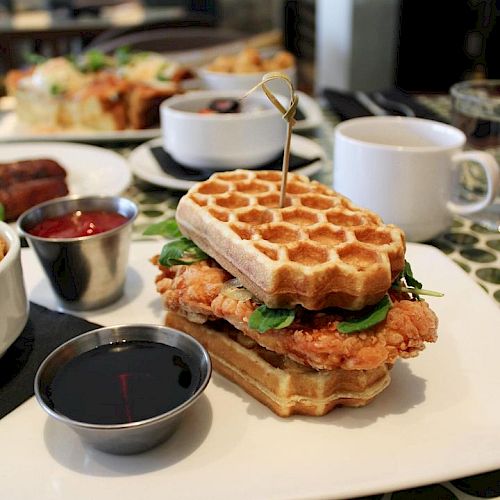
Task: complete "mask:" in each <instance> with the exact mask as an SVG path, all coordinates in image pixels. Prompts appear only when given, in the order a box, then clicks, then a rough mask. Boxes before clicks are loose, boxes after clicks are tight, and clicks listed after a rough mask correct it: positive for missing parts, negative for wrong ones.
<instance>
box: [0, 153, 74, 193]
mask: <svg viewBox="0 0 500 500" xmlns="http://www.w3.org/2000/svg"><path fill="white" fill-rule="evenodd" d="M65 176H66V171H65V170H64V168H63V167H61V165H59V163H57V162H56V161H54V160H50V159H47V158H40V159H36V160H22V161H16V162H12V163H0V189H4V188H7V187H8V186H11V185H13V184H16V183H18V182H25V181H29V180H35V179H43V178H45V177H62V178H64V177H65Z"/></svg>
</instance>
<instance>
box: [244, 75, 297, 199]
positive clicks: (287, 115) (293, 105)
mask: <svg viewBox="0 0 500 500" xmlns="http://www.w3.org/2000/svg"><path fill="white" fill-rule="evenodd" d="M278 79H280V80H284V81H285V82H286V84H287V85H288V88H289V90H290V103H289V105H288V109H286V108H285V107H284V106H283V105H282V104H281V103H280V102H279V101H278V99H277V98H276V96H275V95H274V94H273V93H272V92H271V90H269V87H268V86H267V85H266V83H268V82H270V81H271V80H278ZM258 88H262V90H263V91H264V93H265V94H266V96H267V98H268V99H269V100H270V101H271V103H272V104H273V105H274V106H275V107H276V108H277V109H278V111H279V112H280V113H282V117H283V119H284V120H286V122H287V134H286V140H285V148H284V151H283V163H282V166H281V172H282V175H281V190H280V208H283V207H284V206H285V199H286V184H287V177H288V169H289V165H290V144H291V141H292V130H293V126H294V125H295V112H296V111H297V105H298V103H299V98H298V96H297V95H296V94H295V90H294V88H293V84H292V82H291V80H290V78H288V76H287V75H285V74H283V73H280V72H276V71H275V72H272V73H267V74H265V75H264V76H263V77H262V81H261V82H260V83H258V84H257V85H256V86H255V87H253V88H252V89H250V90H249V91H248V92H247V93H246V94H245V95H244V96H243V97H242V99H244V98H245V97H247V96H248V95H250V94H251V93H252V92H254V91H255V90H257V89H258Z"/></svg>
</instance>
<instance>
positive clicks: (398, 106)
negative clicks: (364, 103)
mask: <svg viewBox="0 0 500 500" xmlns="http://www.w3.org/2000/svg"><path fill="white" fill-rule="evenodd" d="M373 97H374V99H375V100H376V101H377V102H378V103H379V104H380V106H385V107H387V108H389V109H393V110H395V111H399V112H400V113H402V114H403V115H405V116H416V115H415V112H414V111H413V109H411V108H410V106H407V105H406V104H403V103H402V102H398V101H393V100H392V99H387V97H385V96H384V95H383V94H381V93H380V92H375V93H374V94H373Z"/></svg>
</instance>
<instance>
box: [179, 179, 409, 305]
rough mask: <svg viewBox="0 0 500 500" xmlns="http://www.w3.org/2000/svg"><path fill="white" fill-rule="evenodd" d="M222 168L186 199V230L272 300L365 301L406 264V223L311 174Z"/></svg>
mask: <svg viewBox="0 0 500 500" xmlns="http://www.w3.org/2000/svg"><path fill="white" fill-rule="evenodd" d="M280 181H281V172H276V171H245V170H235V171H232V172H223V173H218V174H214V175H213V176H212V177H210V179H208V180H207V181H205V182H201V183H199V184H197V185H196V186H194V187H193V188H192V189H190V190H189V192H188V193H187V194H186V195H185V196H184V197H183V198H182V199H181V201H180V203H179V207H178V209H177V221H178V223H179V226H180V228H181V230H182V232H183V233H184V234H186V236H188V237H189V238H191V239H192V240H193V241H194V242H195V243H196V244H197V245H198V246H200V248H202V249H203V250H204V251H205V252H206V253H208V254H209V255H210V256H212V257H213V258H214V259H215V260H217V261H218V262H219V263H220V264H221V265H222V267H224V268H225V269H227V270H228V271H229V272H230V273H231V274H233V275H235V276H236V277H238V278H239V279H240V281H241V282H242V284H243V285H245V286H246V287H247V288H248V289H249V290H250V291H251V292H252V293H254V294H255V295H256V297H257V298H258V299H260V300H261V301H263V302H264V303H266V304H267V305H268V306H270V307H282V306H283V307H284V306H287V307H289V306H293V305H295V304H301V305H303V306H304V307H305V308H307V309H322V308H324V307H328V306H338V307H344V308H347V309H361V308H362V307H364V306H366V305H368V304H373V303H375V302H377V301H378V300H380V299H381V297H382V296H383V294H384V293H385V292H386V291H387V289H388V288H389V287H390V285H391V283H392V281H393V280H394V279H395V278H396V276H397V275H398V273H399V272H400V271H401V270H402V269H403V266H404V252H405V242H404V235H403V233H402V231H401V230H400V229H398V228H396V227H395V226H391V225H384V224H383V222H382V221H381V219H380V217H378V216H377V215H376V214H374V213H372V212H370V211H367V210H365V209H362V208H359V207H357V206H355V205H354V204H353V203H351V201H350V200H348V199H347V198H345V197H344V196H341V195H340V194H338V193H336V192H334V191H333V190H331V189H329V188H328V187H326V186H324V185H322V184H320V183H318V182H316V181H310V180H309V179H308V178H307V177H304V176H300V175H296V174H289V177H288V183H287V190H286V194H287V195H286V203H285V207H284V208H282V209H280V208H279V196H280V193H279V191H280Z"/></svg>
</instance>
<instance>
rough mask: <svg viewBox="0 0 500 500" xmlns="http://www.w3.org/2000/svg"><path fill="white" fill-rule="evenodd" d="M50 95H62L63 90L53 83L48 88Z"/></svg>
mask: <svg viewBox="0 0 500 500" xmlns="http://www.w3.org/2000/svg"><path fill="white" fill-rule="evenodd" d="M50 93H51V95H54V96H56V95H60V94H62V93H64V88H63V87H62V86H61V85H59V84H58V83H53V84H52V85H51V86H50Z"/></svg>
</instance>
